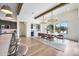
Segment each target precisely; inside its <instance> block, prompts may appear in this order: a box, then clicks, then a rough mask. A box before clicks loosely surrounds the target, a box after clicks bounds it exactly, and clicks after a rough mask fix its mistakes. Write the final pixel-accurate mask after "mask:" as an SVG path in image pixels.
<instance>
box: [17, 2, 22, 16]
mask: <svg viewBox="0 0 79 59" xmlns="http://www.w3.org/2000/svg"><path fill="white" fill-rule="evenodd" d="M22 5H23V3H18V4H17V15H19V13H20V10H21V8H22Z"/></svg>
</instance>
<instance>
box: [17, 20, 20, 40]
mask: <svg viewBox="0 0 79 59" xmlns="http://www.w3.org/2000/svg"><path fill="white" fill-rule="evenodd" d="M17 38H18V39H19V38H20V35H19V21H18V20H17Z"/></svg>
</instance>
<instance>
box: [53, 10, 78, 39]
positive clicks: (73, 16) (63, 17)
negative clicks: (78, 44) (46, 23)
mask: <svg viewBox="0 0 79 59" xmlns="http://www.w3.org/2000/svg"><path fill="white" fill-rule="evenodd" d="M55 17H57V18H58V22H61V21H68V38H69V39H73V40H77V39H78V33H79V32H78V23H79V22H78V21H79V20H78V9H75V10H72V11H69V12H65V13H63V14H60V15H57V16H55Z"/></svg>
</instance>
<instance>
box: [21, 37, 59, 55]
mask: <svg viewBox="0 0 79 59" xmlns="http://www.w3.org/2000/svg"><path fill="white" fill-rule="evenodd" d="M35 39H37V38H34V39H32V38H25V37H21V43H23V44H26V45H28V47H29V50H28V52H27V55H28V56H55V55H56V54H57V53H58V50H56V49H54V48H52V47H50V46H47V45H45V44H43V43H41V42H39V41H37V40H35Z"/></svg>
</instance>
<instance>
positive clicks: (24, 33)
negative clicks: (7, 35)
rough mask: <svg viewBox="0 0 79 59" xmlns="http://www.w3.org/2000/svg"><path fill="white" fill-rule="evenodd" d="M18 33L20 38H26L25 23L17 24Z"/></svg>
mask: <svg viewBox="0 0 79 59" xmlns="http://www.w3.org/2000/svg"><path fill="white" fill-rule="evenodd" d="M19 30H20V31H19V33H20V37H26V23H25V22H20V23H19Z"/></svg>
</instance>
